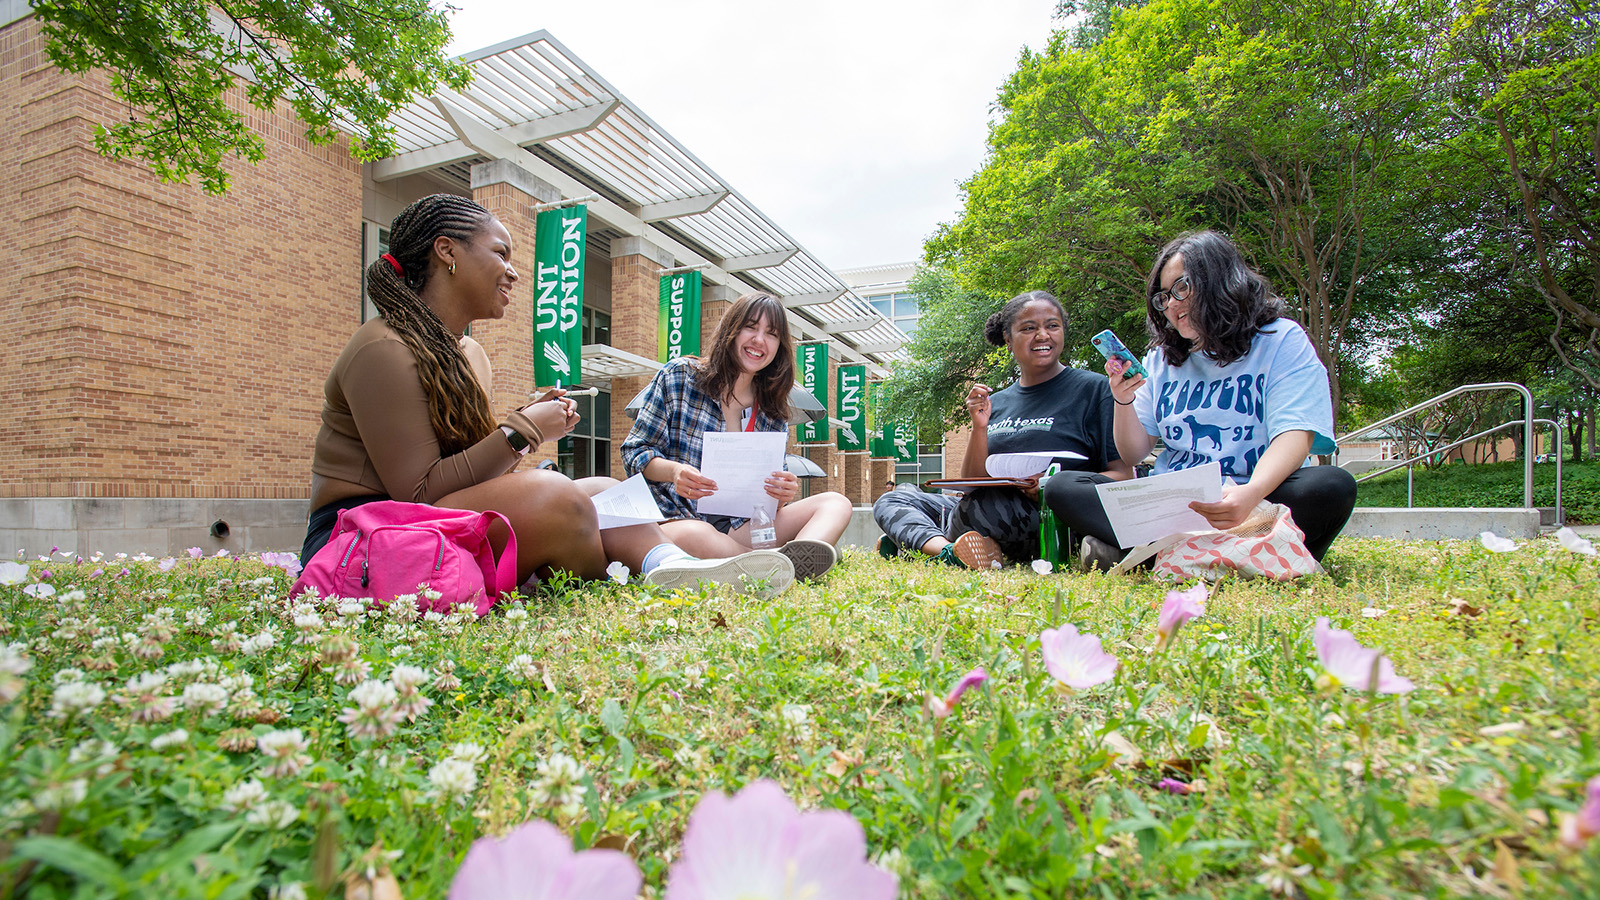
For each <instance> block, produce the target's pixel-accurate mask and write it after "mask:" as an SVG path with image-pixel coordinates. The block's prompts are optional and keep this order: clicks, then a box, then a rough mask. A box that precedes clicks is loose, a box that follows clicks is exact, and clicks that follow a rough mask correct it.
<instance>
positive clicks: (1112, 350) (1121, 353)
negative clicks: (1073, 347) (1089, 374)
mask: <svg viewBox="0 0 1600 900" xmlns="http://www.w3.org/2000/svg"><path fill="white" fill-rule="evenodd" d="M1089 343H1091V344H1093V345H1094V348H1095V349H1096V350H1099V351H1100V355H1101V356H1104V357H1105V358H1106V359H1107V360H1108V361H1109V360H1111V359H1113V358H1115V359H1121V360H1126V361H1127V363H1128V367H1127V368H1126V369H1123V370H1122V377H1123V378H1132V377H1133V376H1135V375H1142V376H1144V377H1145V378H1149V377H1150V373H1149V372H1147V371H1145V368H1144V366H1143V365H1142V364H1140V362H1139V358H1138V357H1136V356H1134V355H1133V351H1131V350H1129V349H1128V348H1127V346H1126V345H1125V344H1123V343H1122V340H1121V338H1118V337H1117V336H1116V335H1115V334H1112V333H1111V329H1109V328H1107V329H1106V330H1105V331H1102V332H1100V333H1099V334H1097V335H1095V336H1094V337H1092V338H1090V339H1089Z"/></svg>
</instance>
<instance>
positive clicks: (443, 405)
mask: <svg viewBox="0 0 1600 900" xmlns="http://www.w3.org/2000/svg"><path fill="white" fill-rule="evenodd" d="M492 217H493V216H492V215H491V214H490V212H489V211H488V210H487V209H484V208H483V207H482V206H479V205H478V204H476V203H474V202H472V201H471V200H468V199H466V198H465V197H458V196H456V195H455V194H432V195H430V196H427V197H423V198H422V199H421V200H418V201H416V202H414V203H412V204H411V205H410V206H408V207H406V208H405V209H404V210H402V211H401V213H400V215H398V216H395V217H394V222H393V223H391V224H390V226H389V256H391V257H393V258H394V261H395V263H398V264H399V268H400V272H396V271H395V266H394V265H392V264H391V263H390V262H389V261H388V260H386V259H380V260H378V261H377V262H375V263H373V264H372V265H370V266H368V267H367V293H368V295H370V296H371V297H372V302H373V303H374V304H375V305H376V306H377V307H378V312H379V313H380V314H381V315H382V316H383V319H384V321H385V322H386V323H388V325H389V327H390V328H393V329H394V330H395V333H396V334H398V335H400V340H402V341H404V342H405V345H406V346H407V347H409V348H411V353H412V355H414V356H415V357H416V358H417V372H418V373H419V374H420V375H421V376H422V387H423V390H424V391H425V392H426V394H427V397H428V420H429V422H430V423H431V424H432V425H433V433H434V435H435V436H437V437H438V439H439V448H440V452H441V453H442V454H443V455H444V456H452V455H454V454H456V453H460V452H461V451H462V450H465V449H467V448H468V447H470V446H472V445H473V444H476V443H477V442H478V441H480V440H483V437H484V435H486V434H488V433H489V432H491V431H493V430H494V428H495V421H494V416H493V414H492V413H491V412H490V411H489V397H488V395H487V394H485V393H484V391H483V385H481V384H479V383H478V378H477V376H476V375H474V374H473V372H472V365H471V363H469V362H467V357H466V355H465V354H463V353H462V352H461V336H460V335H458V334H452V333H451V332H450V329H448V328H446V327H445V326H444V323H443V322H441V321H440V320H439V317H438V316H437V315H435V314H434V312H433V310H431V309H429V308H428V305H427V304H426V303H424V302H422V294H421V292H422V289H423V287H424V286H425V285H426V284H427V283H428V267H429V263H430V262H431V261H432V256H433V241H434V239H435V238H437V237H439V236H440V235H444V236H446V237H450V238H453V239H455V240H457V241H460V242H461V243H464V244H466V243H471V241H472V239H473V238H474V237H475V236H476V235H477V234H478V232H479V231H481V230H482V229H483V227H484V225H485V224H486V223H487V222H488V221H489V219H491V218H492ZM402 272H403V273H404V274H403V275H402V274H401V273H402Z"/></svg>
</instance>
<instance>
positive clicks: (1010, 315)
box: [983, 291, 1067, 347]
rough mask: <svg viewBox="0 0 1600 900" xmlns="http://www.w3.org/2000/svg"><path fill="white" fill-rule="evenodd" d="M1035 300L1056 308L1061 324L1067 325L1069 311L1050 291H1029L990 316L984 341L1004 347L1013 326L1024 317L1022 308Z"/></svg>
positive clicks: (986, 324)
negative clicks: (1018, 318) (1019, 317)
mask: <svg viewBox="0 0 1600 900" xmlns="http://www.w3.org/2000/svg"><path fill="white" fill-rule="evenodd" d="M1035 300H1043V301H1044V302H1045V303H1049V304H1051V305H1053V306H1054V307H1055V308H1056V315H1059V316H1060V317H1061V324H1062V325H1066V324H1067V309H1066V307H1064V306H1062V305H1061V301H1060V300H1057V299H1056V297H1055V295H1054V294H1052V293H1050V292H1049V291H1028V292H1027V293H1025V294H1018V295H1016V296H1015V297H1012V298H1011V299H1010V300H1007V301H1006V305H1005V306H1002V307H1000V310H999V311H998V312H996V313H995V314H994V315H992V316H990V317H989V319H988V321H986V322H984V323H983V339H984V340H986V341H988V342H989V343H991V344H993V345H995V346H996V347H1004V346H1005V345H1006V341H1008V340H1010V338H1011V326H1012V324H1013V323H1014V322H1016V321H1017V316H1020V315H1022V308H1023V307H1024V306H1027V305H1028V304H1029V303H1032V302H1033V301H1035Z"/></svg>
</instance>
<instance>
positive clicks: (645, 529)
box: [575, 476, 693, 574]
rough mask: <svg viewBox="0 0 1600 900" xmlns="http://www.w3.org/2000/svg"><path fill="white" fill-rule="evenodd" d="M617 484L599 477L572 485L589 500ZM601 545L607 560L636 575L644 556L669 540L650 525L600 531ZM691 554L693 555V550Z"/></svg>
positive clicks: (580, 480) (652, 523) (660, 531)
mask: <svg viewBox="0 0 1600 900" xmlns="http://www.w3.org/2000/svg"><path fill="white" fill-rule="evenodd" d="M620 483H621V482H619V481H617V480H616V479H615V478H605V477H600V476H596V477H594V478H580V479H578V480H577V481H576V482H575V484H577V485H578V490H581V491H583V492H584V493H585V494H586V495H588V496H590V497H592V496H594V495H595V494H598V493H600V492H601V491H603V490H605V489H606V488H609V487H611V486H613V485H616V484H620ZM600 543H601V544H602V545H603V546H604V547H605V553H606V559H614V560H616V561H617V562H620V563H622V564H623V565H625V566H627V567H628V571H630V572H633V573H636V574H637V573H638V572H639V571H640V570H641V569H642V568H643V567H644V556H645V554H646V553H649V552H650V551H651V550H652V549H653V548H655V547H656V546H658V545H660V544H667V543H672V538H671V537H669V536H668V535H667V533H666V532H664V531H662V530H661V526H660V525H657V524H655V523H654V522H651V523H648V524H645V525H627V526H624V527H622V528H607V529H605V530H604V531H601V532H600ZM690 555H693V552H692V551H690Z"/></svg>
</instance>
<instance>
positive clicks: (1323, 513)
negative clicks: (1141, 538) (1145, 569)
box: [1044, 466, 1356, 560]
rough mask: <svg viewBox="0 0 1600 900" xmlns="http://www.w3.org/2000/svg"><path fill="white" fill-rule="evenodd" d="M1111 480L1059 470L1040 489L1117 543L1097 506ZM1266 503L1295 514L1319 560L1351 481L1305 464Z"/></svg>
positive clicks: (1064, 514)
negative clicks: (1098, 488) (1099, 490)
mask: <svg viewBox="0 0 1600 900" xmlns="http://www.w3.org/2000/svg"><path fill="white" fill-rule="evenodd" d="M1110 481H1111V479H1109V478H1106V477H1105V476H1103V475H1095V474H1093V473H1089V472H1062V473H1061V474H1060V475H1057V476H1055V477H1053V478H1051V479H1050V481H1049V483H1048V484H1046V485H1045V488H1044V502H1046V503H1048V504H1050V508H1051V509H1053V510H1055V513H1056V519H1057V520H1058V521H1059V522H1060V523H1061V524H1063V525H1065V526H1067V527H1068V528H1071V529H1072V531H1073V533H1074V534H1076V535H1078V536H1079V537H1082V536H1083V535H1086V534H1088V535H1093V536H1095V537H1097V538H1099V539H1100V540H1102V541H1104V542H1106V543H1107V544H1110V545H1111V546H1113V547H1115V546H1117V536H1116V533H1115V532H1113V531H1112V530H1111V523H1110V522H1109V521H1108V520H1107V519H1106V511H1105V509H1104V508H1102V507H1101V506H1100V495H1099V494H1097V493H1096V492H1095V489H1094V488H1095V485H1097V484H1107V483H1109V482H1110ZM1267 501H1268V502H1269V503H1282V504H1283V505H1284V506H1287V507H1289V512H1290V513H1292V514H1293V515H1294V523H1295V524H1296V525H1298V526H1300V530H1301V531H1303V532H1305V535H1306V549H1307V550H1309V551H1311V555H1312V556H1313V557H1315V558H1316V559H1318V560H1321V559H1322V556H1323V554H1325V553H1327V552H1328V547H1329V546H1330V545H1332V544H1333V539H1334V538H1336V537H1338V536H1339V532H1340V531H1342V530H1344V524H1345V523H1346V522H1348V521H1350V511H1351V510H1353V509H1355V507H1356V480H1355V478H1354V477H1353V476H1351V474H1350V473H1349V472H1346V471H1345V470H1343V469H1341V468H1339V467H1338V466H1305V467H1303V468H1300V469H1296V470H1295V471H1294V472H1293V473H1291V474H1290V475H1289V477H1288V478H1285V479H1284V480H1283V484H1280V485H1278V489H1277V490H1275V491H1273V492H1272V493H1270V494H1268V495H1267Z"/></svg>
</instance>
